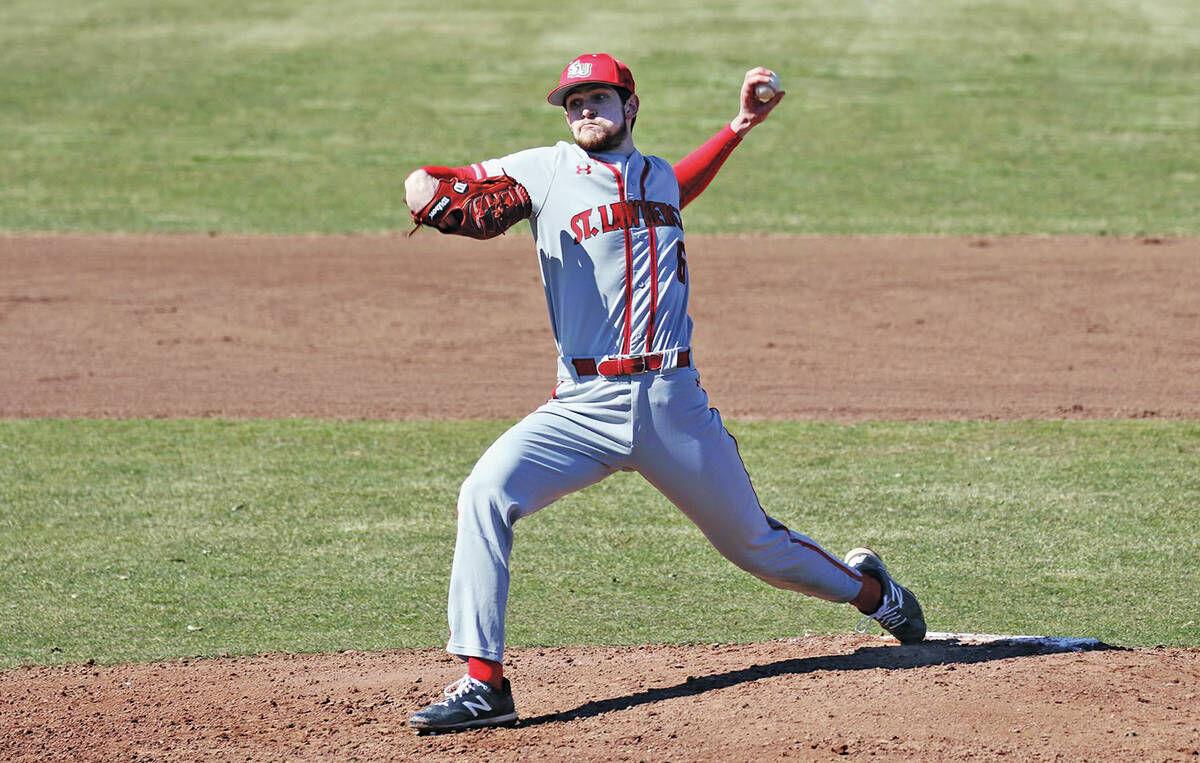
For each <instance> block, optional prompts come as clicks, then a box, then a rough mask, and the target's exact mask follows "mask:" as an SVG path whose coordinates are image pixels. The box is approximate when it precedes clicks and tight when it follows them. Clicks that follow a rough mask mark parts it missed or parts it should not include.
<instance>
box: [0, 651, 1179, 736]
mask: <svg viewBox="0 0 1200 763" xmlns="http://www.w3.org/2000/svg"><path fill="white" fill-rule="evenodd" d="M461 670H462V668H461V665H460V663H458V662H457V661H455V660H453V659H451V658H449V657H448V656H446V655H445V654H443V653H441V652H437V651H432V650H430V651H418V652H412V651H405V652H390V653H384V654H367V653H354V652H347V653H341V654H334V655H284V656H276V655H271V656H260V657H247V658H233V659H209V660H183V661H177V662H169V663H158V664H151V665H122V666H117V667H94V666H80V667H69V668H26V669H20V670H15V671H9V672H7V673H3V674H0V757H3V758H4V759H45V758H53V759H60V760H78V759H105V760H179V759H186V760H199V759H226V760H278V759H308V760H313V759H322V760H331V759H337V760H346V759H393V760H402V759H413V758H431V759H450V758H460V757H465V758H468V759H488V760H515V759H522V760H539V759H545V758H548V759H557V760H568V759H570V760H761V759H779V758H789V757H794V758H823V759H828V758H830V757H837V756H842V755H845V756H853V757H860V758H862V757H871V758H883V759H889V758H890V759H911V758H922V759H945V758H959V759H961V758H997V757H1012V758H1014V759H1019V760H1037V759H1064V758H1065V759H1075V760H1084V759H1088V760H1195V756H1196V755H1197V754H1198V753H1200V747H1198V745H1200V710H1198V707H1200V702H1198V701H1197V691H1198V689H1197V687H1198V686H1200V652H1198V651H1181V650H1172V651H1167V650H1103V651H1084V652H1068V653H1053V654H1052V653H1046V648H1045V647H1040V646H1037V645H1031V644H1007V645H1006V644H993V645H972V644H960V643H956V642H953V641H932V642H928V643H926V644H923V645H920V646H916V647H900V646H897V645H896V644H895V642H894V641H885V640H883V639H879V638H868V637H865V636H856V637H851V636H845V637H837V638H815V637H813V638H802V639H794V640H786V641H776V642H770V643H764V644H749V645H712V646H704V647H682V646H642V647H626V648H615V647H614V648H573V649H550V648H546V649H521V650H514V651H513V652H512V653H511V657H510V660H509V675H510V676H511V677H512V679H513V683H514V686H515V693H516V699H517V708H518V711H519V712H520V714H521V721H520V723H519V725H517V726H516V727H515V728H504V729H487V730H480V731H472V732H467V733H462V734H448V735H439V736H417V735H415V734H414V733H413V732H412V731H410V730H409V728H408V726H407V718H408V715H409V714H410V713H411V712H413V711H414V710H416V709H418V708H419V707H421V706H422V705H423V704H425V703H427V702H429V701H431V700H432V699H434V698H436V697H437V696H438V692H439V691H440V689H441V687H442V686H443V685H444V684H447V683H450V682H451V681H453V680H455V679H456V678H457V677H458V676H459V675H460V674H461Z"/></svg>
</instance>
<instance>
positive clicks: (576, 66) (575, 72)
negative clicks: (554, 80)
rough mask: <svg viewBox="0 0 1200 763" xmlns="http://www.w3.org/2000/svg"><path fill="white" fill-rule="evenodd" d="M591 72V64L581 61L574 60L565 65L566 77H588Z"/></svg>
mask: <svg viewBox="0 0 1200 763" xmlns="http://www.w3.org/2000/svg"><path fill="white" fill-rule="evenodd" d="M591 74H592V65H591V64H590V63H584V62H583V61H579V60H575V61H572V62H571V65H570V66H568V67H567V78H568V79H579V78H580V77H590V76H591Z"/></svg>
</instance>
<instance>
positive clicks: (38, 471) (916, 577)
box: [0, 420, 1200, 667]
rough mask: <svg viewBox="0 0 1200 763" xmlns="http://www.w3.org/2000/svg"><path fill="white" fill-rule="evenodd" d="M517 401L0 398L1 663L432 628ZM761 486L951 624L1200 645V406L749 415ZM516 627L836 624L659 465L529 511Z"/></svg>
mask: <svg viewBox="0 0 1200 763" xmlns="http://www.w3.org/2000/svg"><path fill="white" fill-rule="evenodd" d="M506 426H507V423H505V422H427V423H422V422H340V423H339V422H324V421H305V420H288V421H238V422H230V421H221V420H183V421H64V420H28V421H6V422H2V423H0V667H11V666H14V665H18V664H24V663H46V664H48V663H61V662H80V661H85V660H88V659H95V660H97V661H101V662H114V661H126V660H150V659H161V658H170V657H178V656H187V655H201V654H203V655H212V654H221V653H257V652H263V651H276V650H281V651H326V650H333V649H346V648H353V649H386V648H395V647H428V646H436V645H440V644H441V643H442V641H443V639H444V636H445V630H446V626H445V620H444V607H445V596H446V593H445V588H446V582H447V575H448V570H449V562H450V558H451V551H452V548H453V541H454V512H453V506H454V502H455V497H456V494H457V489H458V484H459V482H460V481H461V480H462V478H463V477H465V476H466V474H467V473H468V472H469V470H470V468H471V465H472V464H473V463H474V460H475V459H476V458H477V457H478V456H479V454H480V453H482V451H483V450H484V448H486V447H487V445H488V444H489V443H490V442H491V440H492V439H493V438H494V437H496V436H497V435H498V434H499V433H500V432H501V431H503V429H504V428H505V427H506ZM730 428H731V430H732V431H733V432H734V433H735V434H736V436H737V437H738V439H739V441H740V443H741V450H742V453H743V454H744V456H745V459H746V464H747V467H748V469H749V471H750V473H751V474H752V475H753V477H754V479H755V484H756V487H757V489H758V492H759V495H760V496H761V498H762V500H763V502H764V504H765V505H766V507H767V509H768V511H769V512H770V513H772V514H773V515H774V516H776V517H777V518H779V519H780V520H782V521H784V522H786V523H787V524H789V525H790V526H791V527H793V528H794V529H796V530H799V531H802V532H806V533H809V534H810V535H812V536H813V537H814V538H816V539H818V540H820V541H821V542H822V543H824V544H826V545H827V546H828V547H829V548H830V549H831V550H832V551H835V552H838V553H840V552H843V551H844V550H845V549H846V548H848V547H850V546H852V545H857V544H861V543H866V544H870V545H872V546H874V547H875V548H877V549H878V550H880V551H881V552H882V553H883V554H884V555H885V558H887V559H888V561H889V562H890V563H891V564H892V566H893V567H894V568H895V571H896V572H897V574H898V575H899V576H900V577H901V579H902V580H903V581H904V582H905V583H907V584H910V585H911V586H912V587H913V588H914V589H915V590H917V591H920V592H921V594H922V598H923V599H924V601H925V604H926V607H927V609H928V612H929V616H930V625H931V627H932V628H934V629H937V630H949V631H984V632H1019V633H1035V634H1063V635H1075V636H1095V637H1099V638H1102V639H1104V640H1106V641H1110V642H1115V643H1119V644H1137V645H1151V644H1157V643H1163V644H1193V645H1194V644H1198V643H1200V627H1198V622H1197V621H1198V620H1200V613H1198V612H1197V608H1196V605H1195V596H1194V595H1193V594H1192V586H1190V585H1189V584H1188V581H1187V572H1188V571H1189V570H1193V569H1195V568H1196V567H1197V562H1200V547H1198V545H1197V544H1198V541H1197V536H1196V532H1195V528H1196V523H1195V522H1196V520H1195V518H1196V513H1195V512H1196V507H1197V505H1200V473H1198V470H1197V469H1196V463H1197V457H1198V456H1200V424H1196V423H1186V422H1149V421H1136V422H1134V421H1128V422H1127V421H1086V422H1084V421H1076V422H1014V423H1000V422H992V423H874V424H859V425H852V426H850V425H837V424H824V423H765V422H754V423H742V422H733V423H731V424H730ZM512 569H513V573H514V577H513V581H514V583H513V590H512V601H511V606H510V620H509V623H510V628H511V631H510V634H511V643H513V644H515V645H516V644H520V645H530V644H576V643H602V644H632V643H642V642H732V641H753V640H760V639H769V638H775V637H784V636H789V635H796V634H801V633H807V632H815V633H824V632H840V631H844V630H846V629H848V628H850V627H852V625H853V622H854V620H855V618H854V616H853V615H852V613H851V612H850V610H849V609H848V608H846V607H841V606H833V605H827V604H823V603H820V602H815V601H810V600H806V599H804V598H802V597H799V596H796V595H794V594H788V593H785V592H781V591H777V590H774V589H771V588H769V587H767V586H766V585H764V584H761V583H759V582H758V581H757V580H755V579H753V578H751V577H750V576H748V575H746V574H745V573H742V572H741V571H739V570H737V569H735V568H734V567H732V566H731V565H729V564H728V563H727V562H725V561H724V560H723V559H721V558H720V557H719V556H718V555H717V554H716V553H715V552H714V551H713V550H712V549H711V548H710V547H709V546H708V544H707V543H706V542H705V541H704V539H703V538H702V536H701V535H700V533H699V532H698V531H697V530H696V529H695V528H694V527H693V526H692V525H690V524H689V523H688V522H687V521H686V520H685V519H683V517H682V516H681V515H680V514H679V512H678V511H676V510H675V509H674V508H673V507H671V506H670V505H669V504H668V503H667V502H666V501H665V499H663V498H662V497H661V496H659V495H658V494H657V493H656V492H655V491H653V490H652V489H651V488H649V487H648V486H647V485H646V484H645V483H644V482H643V481H642V480H641V478H640V477H637V476H636V475H632V474H621V475H617V476H615V477H613V478H611V479H609V480H607V481H605V482H603V483H601V484H600V485H598V486H595V487H593V488H591V489H589V490H587V491H584V492H582V493H578V494H576V495H573V496H570V497H568V498H566V499H564V500H562V501H561V502H559V503H558V504H555V505H554V506H552V507H551V508H549V509H547V510H545V511H543V512H541V513H539V514H536V515H534V516H533V517H530V518H528V519H526V520H523V521H522V522H521V523H520V524H519V525H518V529H517V544H516V551H515V554H514V557H513V562H512Z"/></svg>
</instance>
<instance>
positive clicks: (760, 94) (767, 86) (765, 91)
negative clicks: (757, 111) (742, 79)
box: [754, 72, 779, 103]
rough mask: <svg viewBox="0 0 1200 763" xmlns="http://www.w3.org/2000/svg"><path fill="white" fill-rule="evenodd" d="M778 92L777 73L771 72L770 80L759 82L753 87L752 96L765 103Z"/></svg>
mask: <svg viewBox="0 0 1200 763" xmlns="http://www.w3.org/2000/svg"><path fill="white" fill-rule="evenodd" d="M778 92H779V75H778V74H775V73H774V72H772V73H771V81H770V82H763V83H760V84H759V85H758V86H757V87H755V88H754V97H755V98H757V99H758V100H760V101H762V102H763V103H766V102H767V101H769V100H771V99H772V98H774V97H775V94H776V93H778Z"/></svg>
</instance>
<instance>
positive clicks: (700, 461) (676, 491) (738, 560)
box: [637, 371, 863, 601]
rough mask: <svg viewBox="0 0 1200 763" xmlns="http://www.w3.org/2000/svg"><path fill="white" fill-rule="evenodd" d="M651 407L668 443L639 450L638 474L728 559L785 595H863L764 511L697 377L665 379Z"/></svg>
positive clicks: (832, 563)
mask: <svg viewBox="0 0 1200 763" xmlns="http://www.w3.org/2000/svg"><path fill="white" fill-rule="evenodd" d="M685 374H686V375H685ZM649 403H650V405H649V406H648V407H649V408H650V410H648V411H647V414H648V415H651V416H653V417H654V419H655V425H656V426H655V429H656V431H657V433H658V436H659V437H660V438H661V443H658V444H657V446H656V447H648V448H644V449H639V451H638V459H637V464H638V470H639V471H640V472H641V473H642V475H643V476H645V477H646V479H647V480H648V481H649V482H650V483H651V484H652V485H654V486H655V487H656V488H658V489H659V490H660V491H662V493H663V494H664V495H666V496H667V498H669V499H670V500H671V502H672V503H674V504H675V505H676V506H678V507H679V509H680V510H681V511H683V513H684V514H686V515H687V517H688V518H689V519H691V520H692V522H694V523H695V524H696V526H697V527H699V528H700V530H701V532H703V533H704V536H705V537H706V538H708V540H709V542H710V543H712V544H713V546H714V547H716V549H717V550H718V551H720V552H721V554H722V555H723V556H725V558H727V559H729V560H730V561H731V562H733V563H734V564H736V565H737V566H739V567H741V568H742V569H744V570H746V571H747V572H750V573H751V574H753V575H755V576H757V577H759V578H761V579H762V580H764V581H766V582H768V583H770V584H771V585H773V586H776V587H778V588H786V589H790V590H793V591H799V592H801V593H805V594H808V595H810V596H816V597H818V598H821V599H825V600H828V601H850V600H852V599H854V598H855V596H857V595H858V593H859V591H860V589H862V587H863V583H862V575H861V574H860V573H859V572H858V571H857V570H855V569H852V568H850V567H848V566H846V565H845V564H843V563H842V562H841V561H840V560H839V559H837V558H836V557H834V556H833V555H831V554H829V553H828V552H827V551H825V549H823V548H821V546H820V545H819V544H818V543H816V542H815V541H814V540H812V539H811V538H809V537H808V536H806V535H803V534H801V533H798V532H795V531H793V530H789V529H788V528H787V527H785V526H784V525H783V523H781V522H779V521H777V520H775V519H773V518H771V517H770V516H768V515H767V514H766V512H765V511H764V510H763V508H762V506H761V505H760V504H759V501H758V496H757V495H756V494H755V492H754V487H753V486H752V485H751V483H750V475H749V474H748V473H747V472H746V467H745V466H744V465H743V463H742V459H741V455H740V454H739V452H738V447H737V442H736V441H735V440H734V439H733V436H732V435H730V434H729V432H728V431H726V429H725V427H724V424H723V423H722V422H721V417H720V414H719V413H717V412H716V411H715V410H712V409H710V408H709V407H708V397H707V395H706V394H705V393H704V390H702V389H700V388H699V387H698V385H697V383H696V381H695V378H694V372H693V371H687V372H679V373H677V374H673V375H672V376H671V377H664V378H662V379H659V380H658V381H657V382H656V383H655V385H654V386H653V387H652V388H651V389H650V395H649Z"/></svg>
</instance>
